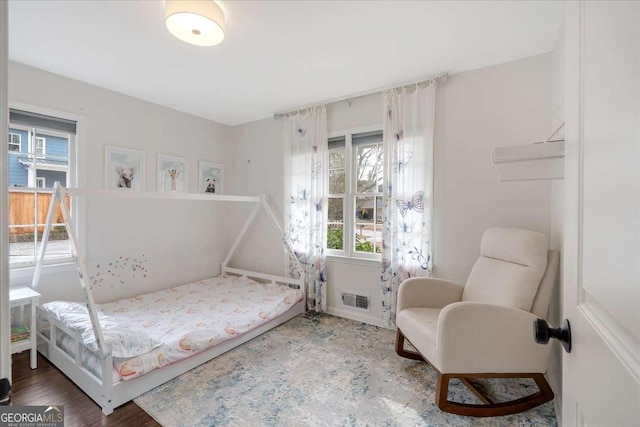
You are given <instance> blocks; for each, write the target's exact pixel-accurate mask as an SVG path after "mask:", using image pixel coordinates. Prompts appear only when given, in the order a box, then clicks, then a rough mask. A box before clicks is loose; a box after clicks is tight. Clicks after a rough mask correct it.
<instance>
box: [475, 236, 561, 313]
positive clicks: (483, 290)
mask: <svg viewBox="0 0 640 427" xmlns="http://www.w3.org/2000/svg"><path fill="white" fill-rule="evenodd" d="M547 246H548V243H547V238H546V236H545V235H544V234H540V233H536V232H533V231H528V230H518V229H512V228H492V229H489V230H487V231H486V232H485V233H484V234H483V236H482V243H481V245H480V255H481V256H480V258H478V260H477V261H476V263H475V265H474V266H473V269H472V270H471V273H470V274H469V278H468V279H467V283H466V285H465V287H464V291H463V293H462V301H477V302H486V303H490V304H498V305H503V306H507V307H515V308H519V309H521V310H525V311H530V310H531V306H532V304H533V300H534V298H535V296H536V293H537V291H538V287H539V285H540V281H541V279H542V276H543V275H544V272H545V269H546V266H547Z"/></svg>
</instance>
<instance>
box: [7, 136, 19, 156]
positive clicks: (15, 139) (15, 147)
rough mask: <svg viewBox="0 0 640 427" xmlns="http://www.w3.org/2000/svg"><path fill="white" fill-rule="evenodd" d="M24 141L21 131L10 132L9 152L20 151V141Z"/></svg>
mask: <svg viewBox="0 0 640 427" xmlns="http://www.w3.org/2000/svg"><path fill="white" fill-rule="evenodd" d="M21 142H22V140H21V138H20V134H19V133H10V134H9V152H10V153H11V152H14V153H19V152H20V143H21Z"/></svg>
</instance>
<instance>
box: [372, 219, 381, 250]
mask: <svg viewBox="0 0 640 427" xmlns="http://www.w3.org/2000/svg"><path fill="white" fill-rule="evenodd" d="M374 242H375V243H374V247H375V251H376V253H377V254H381V253H382V227H381V226H379V225H376V227H375V235H374Z"/></svg>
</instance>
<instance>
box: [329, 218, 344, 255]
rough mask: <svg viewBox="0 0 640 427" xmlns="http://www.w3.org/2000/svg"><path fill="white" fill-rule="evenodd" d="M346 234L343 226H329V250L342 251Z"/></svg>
mask: <svg viewBox="0 0 640 427" xmlns="http://www.w3.org/2000/svg"><path fill="white" fill-rule="evenodd" d="M343 241H344V234H343V228H342V224H329V226H328V228H327V248H328V249H339V250H342V248H343Z"/></svg>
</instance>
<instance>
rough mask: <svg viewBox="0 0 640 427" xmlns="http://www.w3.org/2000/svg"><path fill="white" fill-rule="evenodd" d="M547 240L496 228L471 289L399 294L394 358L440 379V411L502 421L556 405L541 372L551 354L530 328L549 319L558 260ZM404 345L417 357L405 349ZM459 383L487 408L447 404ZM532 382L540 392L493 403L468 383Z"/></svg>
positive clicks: (409, 283)
mask: <svg viewBox="0 0 640 427" xmlns="http://www.w3.org/2000/svg"><path fill="white" fill-rule="evenodd" d="M547 248H548V242H547V238H546V236H544V235H543V234H540V233H535V232H532V231H528V230H519V229H510V228H492V229H489V230H487V231H485V233H484V234H483V236H482V242H481V248H480V258H478V260H477V261H476V263H475V265H474V266H473V269H472V270H471V273H470V274H469V278H468V279H467V283H466V285H464V286H463V285H460V284H457V283H453V282H450V281H447V280H442V279H435V278H411V279H408V280H405V281H404V282H403V283H402V284H401V285H400V288H399V290H398V306H397V316H396V325H397V327H398V332H397V337H396V353H398V354H399V355H400V356H403V357H407V358H410V359H416V360H425V361H426V362H428V363H429V364H430V365H431V366H432V367H433V368H435V369H436V370H437V371H438V384H437V389H436V404H437V405H438V407H439V408H440V409H441V410H443V411H445V412H450V413H454V414H459V415H470V416H477V417H483V416H498V415H507V414H513V413H517V412H522V411H525V410H528V409H531V408H533V407H535V406H538V405H541V404H542V403H545V402H548V401H550V400H552V399H553V397H554V395H553V391H552V390H551V387H549V384H548V383H547V381H546V379H545V378H544V372H545V371H546V370H547V362H548V356H549V346H545V345H539V344H536V343H535V341H534V336H533V327H532V326H533V322H534V320H535V319H536V318H545V319H546V317H547V311H548V308H549V302H550V299H551V293H552V290H553V286H554V284H555V280H556V274H557V270H558V263H559V253H558V252H557V251H553V250H547ZM405 338H406V339H407V340H408V341H409V342H410V343H411V344H412V345H413V346H414V347H415V348H416V349H417V350H418V352H417V353H416V352H413V351H408V350H405V349H404V340H405ZM451 378H457V379H459V380H461V381H462V383H463V384H464V385H465V386H467V388H469V390H471V391H472V392H473V393H474V394H475V395H476V396H477V397H478V399H479V400H480V401H481V402H483V404H465V403H458V402H452V401H449V400H448V397H447V395H448V389H449V380H450V379H451ZM476 378H531V379H533V380H534V381H535V383H536V385H537V386H538V388H539V391H538V392H536V393H533V394H532V395H529V396H526V397H523V398H520V399H516V400H512V401H509V402H501V403H496V402H494V401H492V400H491V399H490V398H488V397H486V396H484V395H483V394H482V393H481V392H480V390H479V389H478V388H477V387H476V386H475V385H474V384H472V383H471V382H470V381H469V380H468V379H476Z"/></svg>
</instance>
